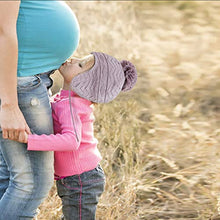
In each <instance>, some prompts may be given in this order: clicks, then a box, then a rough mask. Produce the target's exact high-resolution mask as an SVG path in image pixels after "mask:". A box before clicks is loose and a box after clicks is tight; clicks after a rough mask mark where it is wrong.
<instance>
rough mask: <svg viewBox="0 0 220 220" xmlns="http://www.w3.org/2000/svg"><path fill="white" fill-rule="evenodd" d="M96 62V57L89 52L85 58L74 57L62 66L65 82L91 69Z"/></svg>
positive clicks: (61, 70) (60, 69)
mask: <svg viewBox="0 0 220 220" xmlns="http://www.w3.org/2000/svg"><path fill="white" fill-rule="evenodd" d="M94 63H95V58H94V55H93V54H89V55H88V56H85V57H83V58H76V57H72V58H70V59H69V60H68V61H66V62H65V63H63V64H62V65H61V66H60V68H59V71H60V73H61V75H62V76H63V78H64V81H65V82H71V81H72V79H73V77H75V76H77V75H78V74H79V73H83V72H85V71H87V70H89V69H91V68H92V67H93V65H94Z"/></svg>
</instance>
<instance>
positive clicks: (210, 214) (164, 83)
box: [39, 1, 220, 220]
mask: <svg viewBox="0 0 220 220" xmlns="http://www.w3.org/2000/svg"><path fill="white" fill-rule="evenodd" d="M68 4H69V5H70V6H71V8H72V9H73V10H74V12H75V13H76V15H77V17H78V19H79V23H80V26H81V41H80V45H79V48H78V50H77V51H76V53H75V55H77V56H82V55H84V54H87V53H89V52H90V51H103V52H106V53H109V54H111V55H113V56H115V57H117V58H119V59H129V60H131V61H132V62H133V63H134V64H135V65H136V66H137V70H138V75H139V78H138V83H137V86H136V87H135V88H134V89H133V90H132V91H131V92H130V93H127V94H121V95H120V96H119V97H118V98H117V99H116V100H115V101H114V102H112V103H109V104H107V105H98V106H96V110H95V115H96V123H95V132H96V137H97V138H98V140H99V149H100V151H101V153H102V156H103V160H102V163H101V164H102V166H103V168H104V170H105V173H106V176H107V183H106V190H105V193H104V194H103V196H102V198H101V201H100V203H99V206H98V210H97V219H98V220H136V219H145V220H159V219H160V220H162V219H172V220H185V219H197V220H208V219H209V220H217V219H220V215H219V213H218V211H220V197H218V195H219V192H220V179H219V177H220V172H219V171H220V149H219V148H220V144H219V142H220V137H219V134H220V128H219V125H220V120H219V116H220V79H219V76H220V64H219V63H220V27H219V24H220V14H219V11H220V4H219V3H218V2H215V1H212V2H211V1H209V2H199V1H197V2H196V1H194V2H184V1H172V2H171V1H170V2H164V1H161V2H155V1H154V2H153V1H152V2H149V1H148V2H132V1H129V2H126V1H123V2H109V1H100V2H90V1H85V2H83V1H76V2H74V1H69V2H68ZM54 79H55V80H56V85H55V86H54V88H53V89H54V92H56V91H58V89H59V87H60V86H61V84H62V82H61V79H60V77H59V75H58V74H56V75H55V76H54ZM40 210H41V212H40V214H39V219H41V220H52V219H53V220H56V219H59V216H60V215H61V203H60V200H59V198H58V197H57V195H56V189H55V187H54V188H53V189H52V190H51V192H50V196H49V198H48V199H47V200H46V201H45V202H44V203H43V204H42V205H41V207H40Z"/></svg>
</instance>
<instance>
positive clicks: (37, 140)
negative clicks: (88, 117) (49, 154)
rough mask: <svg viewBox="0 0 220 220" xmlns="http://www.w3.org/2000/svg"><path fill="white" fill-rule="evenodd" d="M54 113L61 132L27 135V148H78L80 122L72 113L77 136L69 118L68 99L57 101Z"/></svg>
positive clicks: (40, 149)
mask: <svg viewBox="0 0 220 220" xmlns="http://www.w3.org/2000/svg"><path fill="white" fill-rule="evenodd" d="M57 105H58V106H57V107H56V115H57V118H58V121H59V124H60V128H61V134H56V135H54V134H51V135H44V134H42V135H36V134H33V135H28V148H27V149H28V150H35V151H73V150H77V149H78V148H79V145H80V142H81V128H82V123H81V120H80V118H79V116H78V115H75V114H74V113H73V119H74V124H75V128H76V133H77V137H78V140H77V137H76V134H75V131H74V127H73V122H72V119H71V113H70V106H69V102H68V100H65V101H62V102H61V103H57Z"/></svg>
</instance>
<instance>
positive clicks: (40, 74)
mask: <svg viewBox="0 0 220 220" xmlns="http://www.w3.org/2000/svg"><path fill="white" fill-rule="evenodd" d="M55 71H56V70H50V71H47V72H44V73H38V74H36V75H33V76H18V77H17V78H18V79H28V78H30V79H31V78H33V77H34V76H44V75H49V76H50V75H51V74H53V73H54V72H55Z"/></svg>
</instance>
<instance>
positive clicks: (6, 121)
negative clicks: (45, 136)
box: [0, 1, 30, 141]
mask: <svg viewBox="0 0 220 220" xmlns="http://www.w3.org/2000/svg"><path fill="white" fill-rule="evenodd" d="M19 6H20V1H1V2H0V51H1V53H0V99H1V111H0V125H1V129H2V136H3V138H8V139H11V140H19V141H22V140H23V139H24V137H25V132H27V133H30V129H29V127H28V125H27V123H26V121H25V119H24V116H23V114H22V113H21V111H20V109H19V107H18V98H17V60H18V42H17V32H16V22H17V16H18V12H19Z"/></svg>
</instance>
